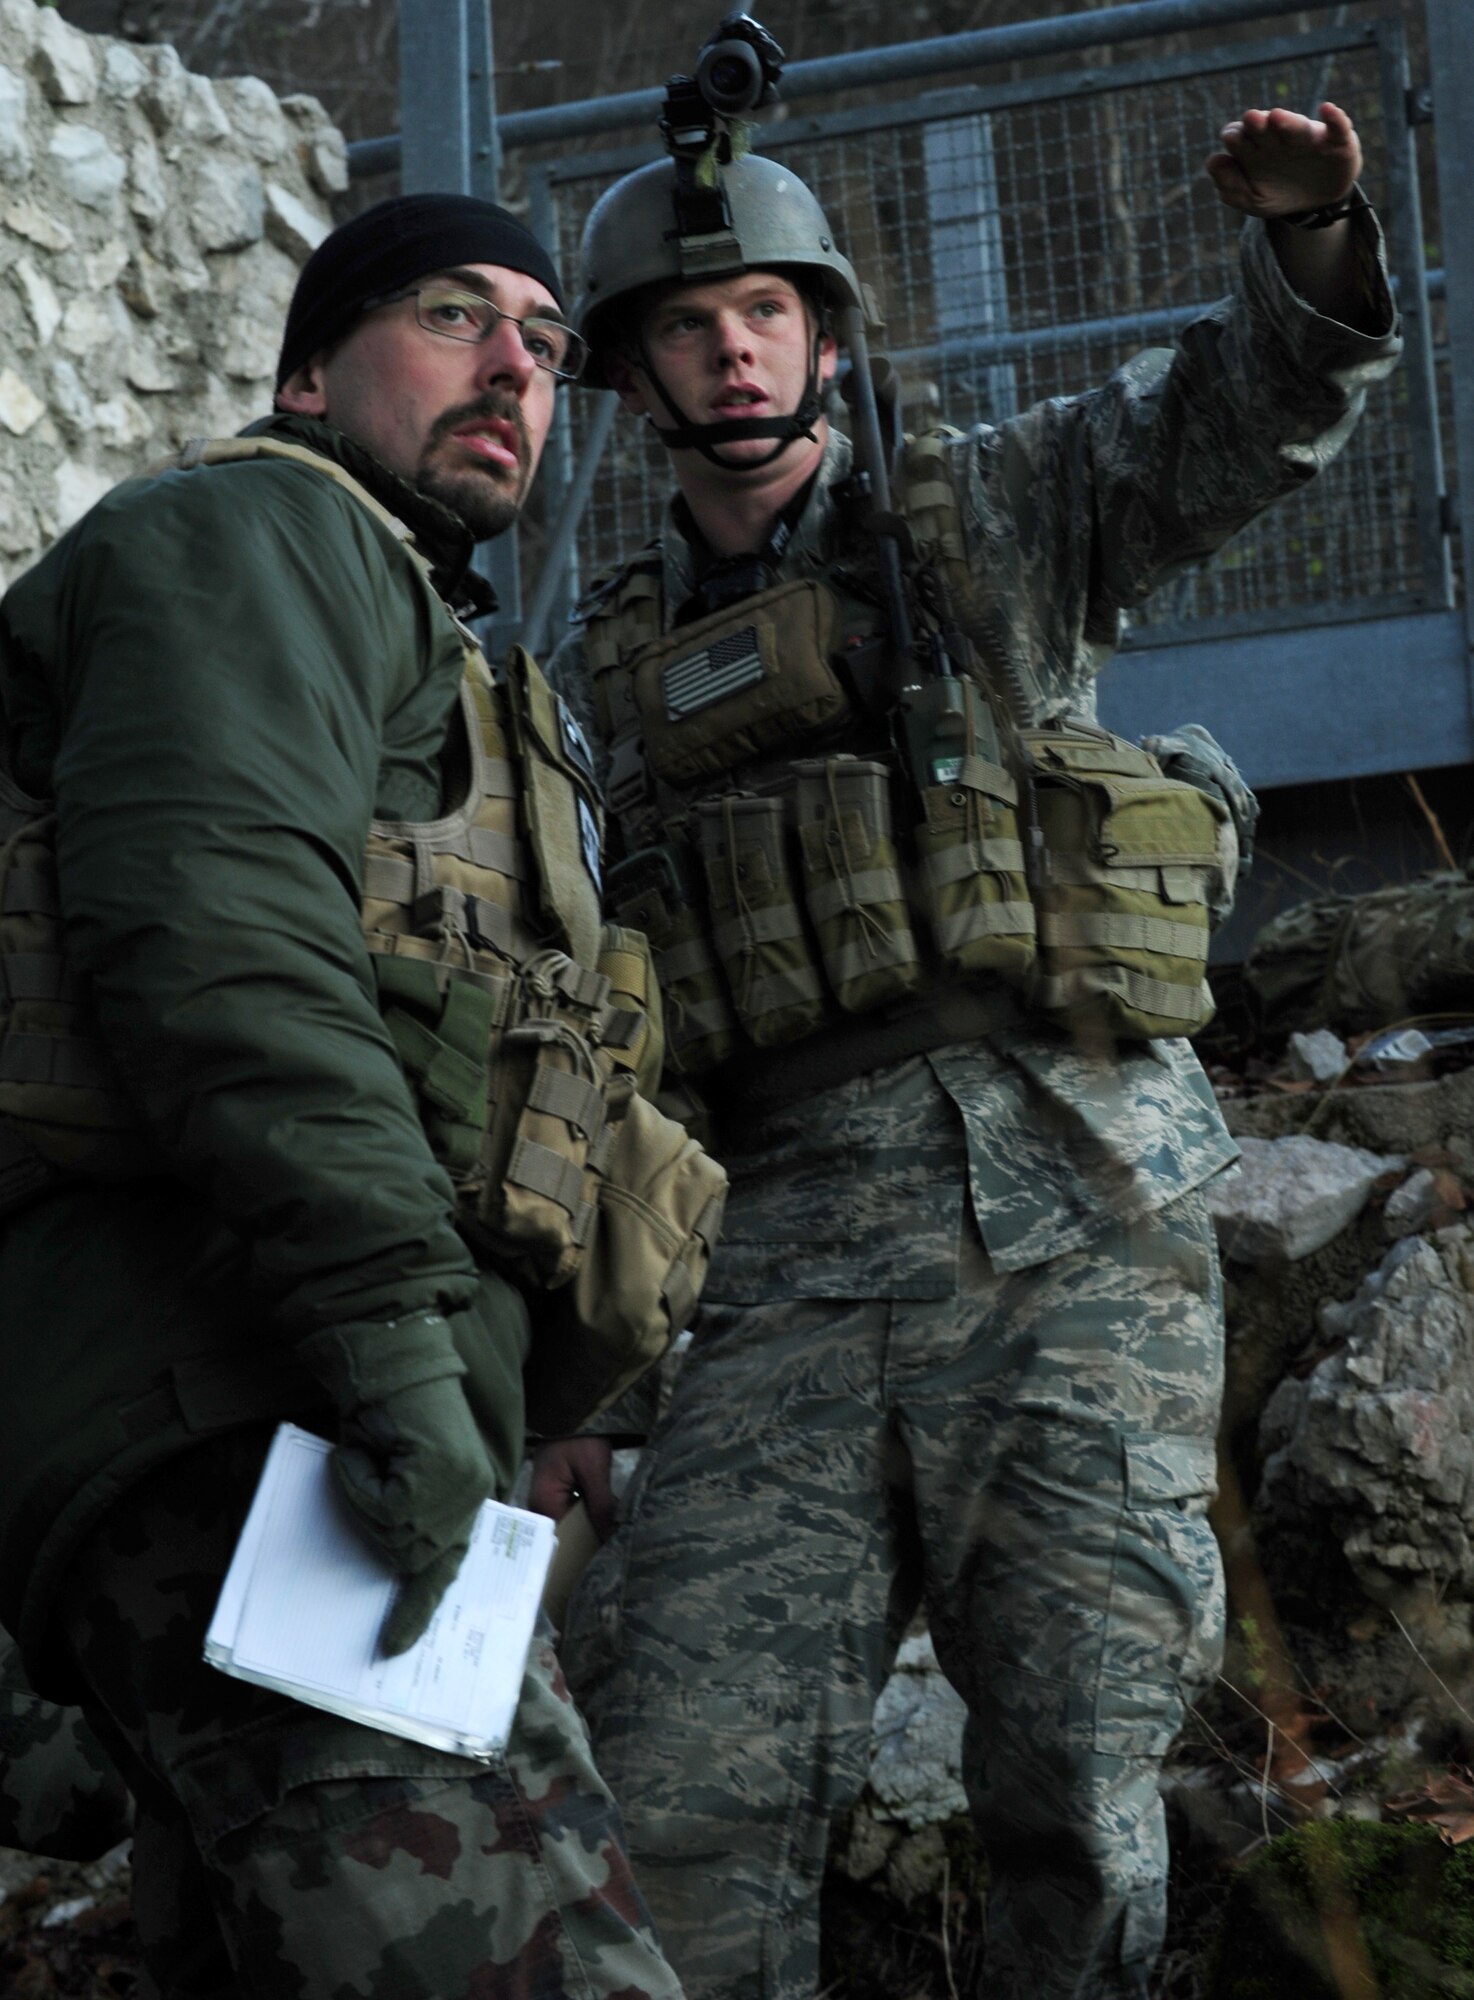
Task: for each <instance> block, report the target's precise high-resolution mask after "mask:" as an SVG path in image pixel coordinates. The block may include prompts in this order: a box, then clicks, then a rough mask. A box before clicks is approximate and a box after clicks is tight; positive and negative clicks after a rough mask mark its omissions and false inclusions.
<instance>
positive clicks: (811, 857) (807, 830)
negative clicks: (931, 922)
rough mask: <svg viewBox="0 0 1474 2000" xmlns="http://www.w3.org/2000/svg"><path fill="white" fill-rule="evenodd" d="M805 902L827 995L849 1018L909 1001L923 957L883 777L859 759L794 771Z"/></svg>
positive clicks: (804, 765)
mask: <svg viewBox="0 0 1474 2000" xmlns="http://www.w3.org/2000/svg"><path fill="white" fill-rule="evenodd" d="M792 768H793V774H794V778H795V780H796V783H795V790H794V810H795V813H796V815H797V819H798V838H799V849H800V852H801V855H802V858H803V885H804V902H805V905H806V907H807V909H808V913H809V921H810V923H811V924H812V925H813V927H814V931H815V933H816V935H817V936H818V940H819V952H820V956H821V958H822V960H823V965H824V976H825V978H826V980H827V981H828V984H829V991H830V993H831V994H832V995H833V997H834V998H835V999H836V1000H837V1001H838V1002H839V1004H840V1006H841V1007H843V1008H844V1009H845V1011H846V1012H847V1013H850V1014H863V1013H865V1012H867V1011H868V1010H869V1009H870V1008H872V1007H879V1006H880V1005H881V1004H882V1003H883V1002H884V1001H886V1000H892V999H895V998H896V997H897V996H898V995H900V994H902V993H910V992H912V991H913V990H914V988H915V987H916V986H918V985H919V984H920V981H921V957H920V954H919V952H918V951H917V949H916V939H915V938H914V937H913V935H912V932H911V922H910V918H909V916H908V914H907V909H906V892H905V888H904V886H903V884H902V882H901V876H900V871H899V868H898V866H897V859H896V849H895V841H894V838H893V834H892V827H891V800H890V773H889V771H888V770H887V768H886V766H885V765H884V764H878V763H869V762H865V761H863V760H861V759H860V758H857V757H822V758H804V759H801V760H800V761H798V762H796V763H795V764H794V765H793V767H792Z"/></svg>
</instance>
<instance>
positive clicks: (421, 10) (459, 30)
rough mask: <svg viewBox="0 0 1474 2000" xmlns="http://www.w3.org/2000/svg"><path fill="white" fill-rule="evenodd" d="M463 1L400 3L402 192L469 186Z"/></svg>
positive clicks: (443, 190)
mask: <svg viewBox="0 0 1474 2000" xmlns="http://www.w3.org/2000/svg"><path fill="white" fill-rule="evenodd" d="M466 13H467V9H466V0H399V130H400V134H401V138H400V163H399V185H400V187H401V188H402V189H403V191H404V192H405V193H406V194H432V193H445V194H463V193H466V192H467V191H468V190H469V189H470V186H471V102H470V69H471V61H470V52H469V48H468V44H467V34H466V28H467V19H466Z"/></svg>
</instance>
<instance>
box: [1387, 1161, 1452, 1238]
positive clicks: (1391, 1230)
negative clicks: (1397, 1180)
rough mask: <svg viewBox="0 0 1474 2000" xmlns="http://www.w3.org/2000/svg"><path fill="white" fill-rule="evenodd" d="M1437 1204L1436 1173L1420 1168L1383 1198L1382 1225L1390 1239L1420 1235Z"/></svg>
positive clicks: (1430, 1219) (1429, 1169) (1431, 1218)
mask: <svg viewBox="0 0 1474 2000" xmlns="http://www.w3.org/2000/svg"><path fill="white" fill-rule="evenodd" d="M1437 1206H1438V1176H1437V1175H1436V1174H1435V1173H1433V1171H1432V1170H1431V1168H1428V1167H1420V1168H1419V1169H1418V1171H1417V1172H1416V1173H1415V1174H1410V1175H1409V1176H1408V1178H1407V1179H1406V1180H1405V1181H1404V1182H1403V1184H1402V1186H1401V1187H1399V1188H1394V1189H1393V1190H1392V1192H1391V1194H1390V1195H1388V1197H1387V1206H1386V1208H1385V1209H1384V1210H1383V1211H1382V1227H1383V1228H1384V1229H1385V1231H1386V1232H1387V1235H1388V1236H1389V1237H1392V1238H1394V1239H1395V1238H1397V1237H1399V1236H1418V1235H1421V1233H1422V1232H1423V1230H1425V1229H1426V1228H1427V1227H1428V1225H1429V1223H1430V1222H1431V1221H1432V1220H1433V1211H1434V1210H1435V1209H1436V1208H1437Z"/></svg>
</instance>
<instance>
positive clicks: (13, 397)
mask: <svg viewBox="0 0 1474 2000" xmlns="http://www.w3.org/2000/svg"><path fill="white" fill-rule="evenodd" d="M45 414H46V405H45V404H44V403H43V402H42V401H41V398H40V397H39V396H38V395H37V394H36V392H35V390H34V389H32V388H31V387H30V385H29V383H26V382H23V381H22V380H21V378H20V376H19V375H17V374H16V372H15V370H14V369H13V368H4V369H0V424H4V426H5V428H6V430H8V431H9V432H10V433H11V435H12V436H13V437H24V436H25V434H26V432H27V431H28V430H31V429H33V428H34V426H35V425H37V424H39V423H40V421H41V419H42V418H43V417H44V416H45Z"/></svg>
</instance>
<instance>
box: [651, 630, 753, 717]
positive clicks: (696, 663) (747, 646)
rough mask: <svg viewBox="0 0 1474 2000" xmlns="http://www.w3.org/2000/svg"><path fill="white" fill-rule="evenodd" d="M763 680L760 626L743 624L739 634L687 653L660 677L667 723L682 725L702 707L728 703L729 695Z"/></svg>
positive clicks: (730, 634) (732, 633)
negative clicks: (697, 651)
mask: <svg viewBox="0 0 1474 2000" xmlns="http://www.w3.org/2000/svg"><path fill="white" fill-rule="evenodd" d="M762 677H763V656H762V654H761V653H760V652H759V651H758V643H757V627H756V625H744V626H743V628H742V630H741V631H740V632H729V633H728V634H727V636H726V637H725V638H724V639H714V640H713V641H712V643H711V645H709V646H703V647H702V649H701V651H700V652H699V653H688V654H687V655H686V657H685V658H684V659H683V660H672V661H671V663H670V665H669V666H668V667H667V668H666V670H665V672H664V673H663V674H662V675H661V685H662V686H663V687H664V689H665V716H666V720H667V722H679V721H680V720H681V718H682V717H683V716H687V715H695V714H697V713H698V712H699V711H700V710H701V709H703V708H710V707H711V705H712V703H713V702H717V701H723V700H725V699H726V697H727V696H728V695H729V694H737V693H738V692H740V690H741V689H743V688H747V687H752V686H754V685H755V684H756V683H757V682H758V681H760V680H761V679H762Z"/></svg>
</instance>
